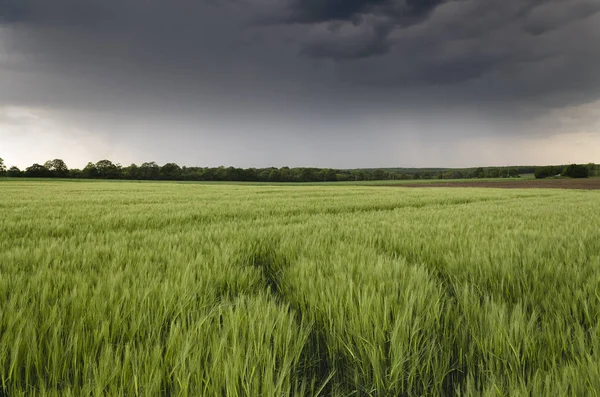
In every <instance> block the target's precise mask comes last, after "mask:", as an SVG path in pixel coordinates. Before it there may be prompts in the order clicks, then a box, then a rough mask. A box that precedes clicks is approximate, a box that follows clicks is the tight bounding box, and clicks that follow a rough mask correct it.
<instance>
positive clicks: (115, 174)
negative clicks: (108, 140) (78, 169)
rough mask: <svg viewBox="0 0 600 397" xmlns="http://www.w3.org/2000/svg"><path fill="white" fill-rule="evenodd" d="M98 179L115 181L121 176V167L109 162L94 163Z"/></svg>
mask: <svg viewBox="0 0 600 397" xmlns="http://www.w3.org/2000/svg"><path fill="white" fill-rule="evenodd" d="M96 169H97V170H98V177H99V178H106V179H117V178H119V177H120V176H121V166H120V165H118V164H113V162H112V161H110V160H100V161H98V162H97V163H96Z"/></svg>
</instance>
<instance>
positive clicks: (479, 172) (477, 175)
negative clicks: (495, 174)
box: [473, 167, 485, 178]
mask: <svg viewBox="0 0 600 397" xmlns="http://www.w3.org/2000/svg"><path fill="white" fill-rule="evenodd" d="M473 178H485V170H484V169H483V168H482V167H479V168H476V169H475V171H473Z"/></svg>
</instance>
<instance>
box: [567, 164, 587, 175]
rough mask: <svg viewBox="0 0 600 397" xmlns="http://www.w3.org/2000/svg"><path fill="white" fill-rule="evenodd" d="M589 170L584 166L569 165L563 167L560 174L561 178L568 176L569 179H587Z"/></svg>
mask: <svg viewBox="0 0 600 397" xmlns="http://www.w3.org/2000/svg"><path fill="white" fill-rule="evenodd" d="M589 172H590V171H589V169H588V167H587V166H585V165H579V164H570V165H568V166H566V167H565V169H564V170H563V172H562V176H568V177H571V178H587V177H589Z"/></svg>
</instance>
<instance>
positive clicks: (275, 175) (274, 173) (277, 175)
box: [264, 168, 281, 182]
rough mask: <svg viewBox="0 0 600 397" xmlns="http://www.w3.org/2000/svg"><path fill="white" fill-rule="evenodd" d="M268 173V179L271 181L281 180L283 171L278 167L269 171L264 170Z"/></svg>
mask: <svg viewBox="0 0 600 397" xmlns="http://www.w3.org/2000/svg"><path fill="white" fill-rule="evenodd" d="M264 172H265V173H266V174H268V176H267V180H268V181H270V182H281V171H280V170H279V169H277V168H273V169H272V170H270V171H268V170H265V171H264Z"/></svg>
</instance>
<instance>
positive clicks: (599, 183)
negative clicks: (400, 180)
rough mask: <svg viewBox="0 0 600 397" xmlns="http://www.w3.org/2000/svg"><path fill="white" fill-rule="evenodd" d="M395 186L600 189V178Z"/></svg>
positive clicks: (404, 185)
mask: <svg viewBox="0 0 600 397" xmlns="http://www.w3.org/2000/svg"><path fill="white" fill-rule="evenodd" d="M386 186H394V187H484V188H485V187H487V188H497V189H584V190H598V189H600V178H585V179H528V180H518V179H513V180H507V181H482V182H473V181H469V182H460V181H456V182H431V183H404V184H397V185H386Z"/></svg>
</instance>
